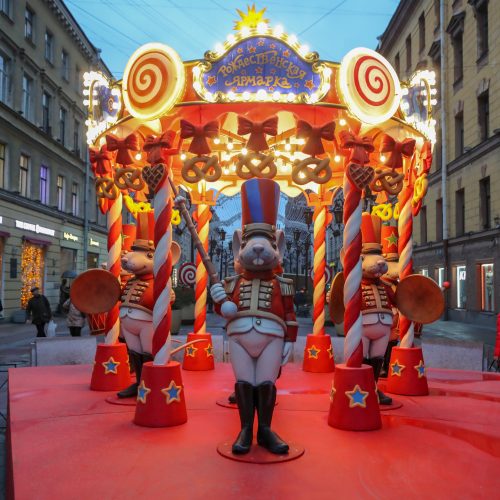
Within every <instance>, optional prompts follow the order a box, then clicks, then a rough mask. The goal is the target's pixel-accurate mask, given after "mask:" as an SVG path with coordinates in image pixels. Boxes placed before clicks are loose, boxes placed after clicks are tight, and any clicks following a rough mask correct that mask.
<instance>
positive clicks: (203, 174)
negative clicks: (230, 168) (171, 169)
mask: <svg viewBox="0 0 500 500" xmlns="http://www.w3.org/2000/svg"><path fill="white" fill-rule="evenodd" d="M199 164H201V165H203V166H202V167H201V168H200V166H199ZM181 175H182V178H183V179H184V180H185V181H186V182H189V183H190V184H195V183H197V182H199V181H202V180H205V181H207V182H215V181H217V180H219V179H220V176H221V175H222V170H221V168H220V165H219V159H218V158H217V156H215V155H214V156H193V157H192V158H189V159H187V160H186V161H185V162H184V165H183V166H182V170H181Z"/></svg>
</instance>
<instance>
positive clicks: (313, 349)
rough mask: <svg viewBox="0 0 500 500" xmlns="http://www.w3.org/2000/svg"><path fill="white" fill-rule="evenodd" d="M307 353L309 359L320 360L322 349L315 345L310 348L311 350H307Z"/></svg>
mask: <svg viewBox="0 0 500 500" xmlns="http://www.w3.org/2000/svg"><path fill="white" fill-rule="evenodd" d="M307 352H308V353H309V359H318V355H319V353H320V352H321V349H320V348H319V347H316V346H315V345H314V344H313V345H312V346H311V347H309V349H307Z"/></svg>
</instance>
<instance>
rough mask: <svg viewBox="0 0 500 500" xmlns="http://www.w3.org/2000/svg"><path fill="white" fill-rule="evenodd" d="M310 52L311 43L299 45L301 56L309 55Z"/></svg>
mask: <svg viewBox="0 0 500 500" xmlns="http://www.w3.org/2000/svg"><path fill="white" fill-rule="evenodd" d="M308 52H309V45H305V44H304V45H301V46H300V47H299V54H300V55H301V56H305V55H307V53H308Z"/></svg>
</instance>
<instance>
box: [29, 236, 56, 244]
mask: <svg viewBox="0 0 500 500" xmlns="http://www.w3.org/2000/svg"><path fill="white" fill-rule="evenodd" d="M23 241H28V242H29V243H34V244H35V245H42V246H46V247H48V246H50V245H52V242H51V241H48V240H42V239H40V238H33V237H32V236H23Z"/></svg>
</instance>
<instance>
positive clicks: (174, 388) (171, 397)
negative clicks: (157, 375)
mask: <svg viewBox="0 0 500 500" xmlns="http://www.w3.org/2000/svg"><path fill="white" fill-rule="evenodd" d="M181 391H182V386H181V385H176V384H175V382H174V381H173V380H171V381H170V385H169V386H168V387H165V389H162V390H161V392H162V393H163V394H165V397H166V403H167V404H168V405H169V404H170V403H173V402H174V401H177V402H178V403H180V402H181Z"/></svg>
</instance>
